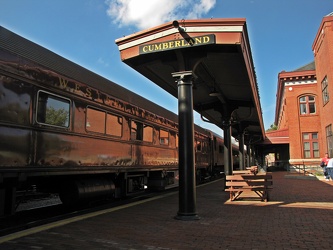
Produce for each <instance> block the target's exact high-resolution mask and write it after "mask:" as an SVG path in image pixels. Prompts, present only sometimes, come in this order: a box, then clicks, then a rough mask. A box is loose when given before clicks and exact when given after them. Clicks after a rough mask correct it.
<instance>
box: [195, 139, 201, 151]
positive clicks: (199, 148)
mask: <svg viewBox="0 0 333 250" xmlns="http://www.w3.org/2000/svg"><path fill="white" fill-rule="evenodd" d="M201 146H202V145H201V141H196V147H197V151H198V152H200V151H201V150H202V147H201Z"/></svg>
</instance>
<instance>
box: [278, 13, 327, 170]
mask: <svg viewBox="0 0 333 250" xmlns="http://www.w3.org/2000/svg"><path fill="white" fill-rule="evenodd" d="M312 50H313V53H314V61H313V62H311V63H309V64H307V65H305V66H303V67H301V68H299V69H297V70H294V71H290V72H286V71H282V72H280V73H279V75H278V89H277V95H276V113H275V124H276V125H277V126H278V130H289V157H290V158H289V163H290V164H306V165H318V164H319V162H320V158H321V157H322V156H323V155H324V154H325V153H326V152H328V153H329V154H330V157H333V140H332V123H333V13H331V14H329V15H327V16H325V17H324V18H323V19H322V22H321V24H320V26H319V29H318V32H317V35H316V37H315V39H314V42H313V45H312ZM330 97H331V98H330Z"/></svg>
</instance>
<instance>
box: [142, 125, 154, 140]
mask: <svg viewBox="0 0 333 250" xmlns="http://www.w3.org/2000/svg"><path fill="white" fill-rule="evenodd" d="M143 141H145V142H153V127H151V126H148V125H144V128H143Z"/></svg>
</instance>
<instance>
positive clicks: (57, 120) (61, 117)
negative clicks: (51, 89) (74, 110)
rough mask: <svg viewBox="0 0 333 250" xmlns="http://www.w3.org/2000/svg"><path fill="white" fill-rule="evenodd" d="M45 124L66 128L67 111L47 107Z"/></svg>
mask: <svg viewBox="0 0 333 250" xmlns="http://www.w3.org/2000/svg"><path fill="white" fill-rule="evenodd" d="M45 122H46V123H47V124H51V125H56V126H62V127H66V126H67V125H68V111H67V110H65V109H63V108H62V109H55V108H54V107H52V106H51V107H48V108H47V111H46V121H45Z"/></svg>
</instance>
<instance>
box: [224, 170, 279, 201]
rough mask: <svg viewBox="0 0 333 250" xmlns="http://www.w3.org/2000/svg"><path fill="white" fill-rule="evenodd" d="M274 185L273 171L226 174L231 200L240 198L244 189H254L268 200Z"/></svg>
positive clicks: (263, 198)
mask: <svg viewBox="0 0 333 250" xmlns="http://www.w3.org/2000/svg"><path fill="white" fill-rule="evenodd" d="M272 185H273V181H272V173H260V174H248V173H245V174H234V175H227V176H226V187H227V188H226V189H225V191H227V192H230V201H235V200H236V199H238V198H239V196H240V195H241V194H242V193H243V192H244V191H253V192H254V193H256V194H257V195H258V196H259V197H260V198H261V200H262V201H265V202H267V201H268V200H269V191H270V190H271V189H272Z"/></svg>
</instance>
